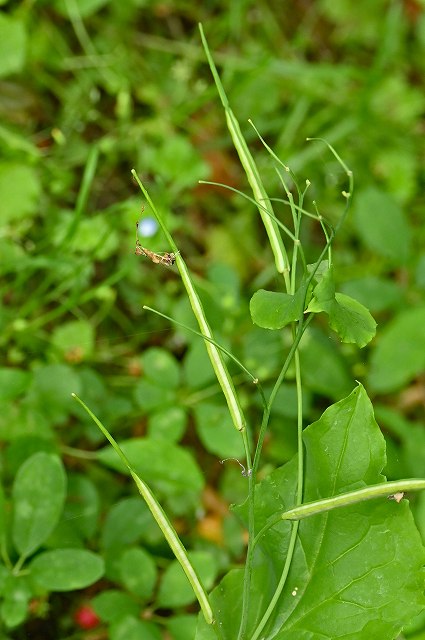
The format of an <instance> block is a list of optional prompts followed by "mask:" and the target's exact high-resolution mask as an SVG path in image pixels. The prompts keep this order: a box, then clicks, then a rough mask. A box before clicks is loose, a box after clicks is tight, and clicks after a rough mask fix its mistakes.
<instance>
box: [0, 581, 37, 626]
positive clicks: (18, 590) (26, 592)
mask: <svg viewBox="0 0 425 640" xmlns="http://www.w3.org/2000/svg"><path fill="white" fill-rule="evenodd" d="M32 595H33V592H32V589H31V585H30V581H29V578H28V576H27V575H21V576H13V575H9V576H8V577H7V579H6V581H5V585H4V589H3V597H2V602H1V605H0V616H1V620H2V622H3V623H4V624H5V625H6V626H7V627H8V628H13V627H17V626H18V625H20V624H22V623H23V622H24V621H25V619H26V618H27V616H28V613H29V611H28V604H29V601H30V599H31V597H32Z"/></svg>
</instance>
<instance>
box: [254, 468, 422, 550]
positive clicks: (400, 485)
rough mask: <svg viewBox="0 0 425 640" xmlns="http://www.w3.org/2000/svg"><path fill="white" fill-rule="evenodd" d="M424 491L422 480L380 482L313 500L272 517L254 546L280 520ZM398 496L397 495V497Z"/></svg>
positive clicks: (306, 516)
mask: <svg viewBox="0 0 425 640" xmlns="http://www.w3.org/2000/svg"><path fill="white" fill-rule="evenodd" d="M423 490H425V480H423V479H422V478H413V479H412V478H410V479H409V480H394V481H392V482H380V483H379V484H373V485H370V486H367V487H363V488H362V489H356V490H355V491H349V492H348V493H342V494H340V495H338V496H332V497H331V498H323V499H322V500H314V501H313V502H306V503H305V504H302V505H299V506H297V507H294V508H293V509H288V511H284V512H283V513H279V514H278V515H276V516H274V517H273V518H271V519H270V520H269V522H267V524H265V525H264V527H263V528H262V529H260V531H259V532H258V533H257V535H256V536H255V540H254V546H255V545H256V544H258V542H259V541H260V540H261V538H262V537H263V535H264V534H265V533H267V531H268V530H269V529H271V528H272V527H274V526H275V525H276V524H278V523H279V522H282V520H289V521H296V520H303V519H304V518H310V517H311V516H317V515H320V514H322V513H325V512H326V511H331V510H333V509H341V508H342V507H349V506H351V505H353V504H358V503H360V502H365V501H366V500H376V499H378V498H386V499H387V500H389V499H394V500H396V499H397V500H398V499H401V498H402V497H403V496H402V495H401V494H403V493H405V492H406V491H423ZM397 494H399V495H397Z"/></svg>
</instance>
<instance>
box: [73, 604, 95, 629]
mask: <svg viewBox="0 0 425 640" xmlns="http://www.w3.org/2000/svg"><path fill="white" fill-rule="evenodd" d="M74 621H75V624H76V625H77V626H78V627H80V629H94V628H95V627H97V625H98V624H99V622H100V619H99V618H98V616H97V615H96V613H95V612H94V611H93V609H92V608H91V606H90V605H89V604H82V605H81V607H79V608H78V609H77V611H76V612H75V613H74Z"/></svg>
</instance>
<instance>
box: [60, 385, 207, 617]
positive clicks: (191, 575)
mask: <svg viewBox="0 0 425 640" xmlns="http://www.w3.org/2000/svg"><path fill="white" fill-rule="evenodd" d="M71 395H72V397H73V398H75V400H77V402H79V404H80V405H81V406H82V407H83V409H84V410H85V411H86V412H87V413H88V415H89V416H90V417H91V419H92V420H93V421H94V422H95V424H96V425H97V426H98V427H99V429H100V431H101V432H102V433H103V435H104V436H105V438H106V439H107V440H109V442H110V443H111V445H112V447H113V448H114V450H115V452H116V453H117V454H118V456H119V457H120V458H121V461H122V462H123V464H124V465H125V467H126V468H127V469H128V471H129V472H130V475H131V477H132V478H133V480H134V482H135V483H136V486H137V488H138V490H139V493H140V495H141V496H142V497H143V498H144V500H145V502H146V504H147V506H148V507H149V510H150V512H151V513H152V515H153V517H154V518H155V520H156V522H157V524H158V526H159V527H160V529H161V531H162V533H163V535H164V537H165V539H166V540H167V542H168V544H169V545H170V547H171V550H172V551H173V553H174V555H175V556H176V558H177V560H178V561H179V563H180V565H181V567H182V569H183V571H184V572H185V574H186V576H187V579H188V580H189V582H190V584H191V586H192V589H193V591H194V593H195V594H196V597H197V599H198V602H199V605H200V607H201V610H202V613H203V614H204V618H205V621H206V622H207V624H213V623H214V615H213V611H212V609H211V605H210V602H209V598H208V595H207V593H206V591H205V589H204V587H203V585H202V583H201V581H200V580H199V578H198V576H197V574H196V571H195V569H194V567H193V566H192V565H191V563H190V560H189V558H188V556H187V552H186V549H185V548H184V546H183V544H182V543H181V541H180V538H179V537H178V535H177V532H176V531H175V529H174V527H173V525H172V524H171V522H170V521H169V519H168V517H167V515H166V514H165V512H164V510H163V508H162V507H161V505H160V504H159V502H158V501H157V499H156V498H155V496H154V494H153V493H152V491H151V490H150V488H149V487H148V485H147V484H146V483H145V482H143V480H141V478H139V476H138V475H137V473H136V472H135V471H134V469H133V468H132V466H131V464H130V462H129V460H128V458H127V456H126V455H125V454H124V452H123V451H122V449H121V448H120V446H119V445H118V443H117V442H116V440H115V439H114V438H113V437H112V436H111V434H110V433H109V431H108V430H107V429H106V427H104V426H103V424H102V423H101V422H100V420H99V419H98V418H97V417H96V416H95V414H94V413H93V412H92V411H91V410H90V409H89V408H88V406H87V405H86V404H85V403H84V402H83V401H82V400H81V399H80V398H79V397H78V396H77V395H76V394H75V393H73V394H71ZM218 626H219V625H217V627H218Z"/></svg>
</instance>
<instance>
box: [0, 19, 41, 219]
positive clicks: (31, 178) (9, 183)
mask: <svg viewBox="0 0 425 640" xmlns="http://www.w3.org/2000/svg"><path fill="white" fill-rule="evenodd" d="M0 17H1V16H0ZM40 191H41V186H40V181H39V178H38V175H37V174H36V172H35V170H34V169H33V168H32V167H28V166H27V165H25V164H18V163H11V162H2V163H1V164H0V224H1V225H2V226H3V225H5V224H8V223H10V222H14V221H17V220H20V219H22V218H28V217H32V216H34V215H35V214H36V213H37V205H38V198H39V196H40Z"/></svg>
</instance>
